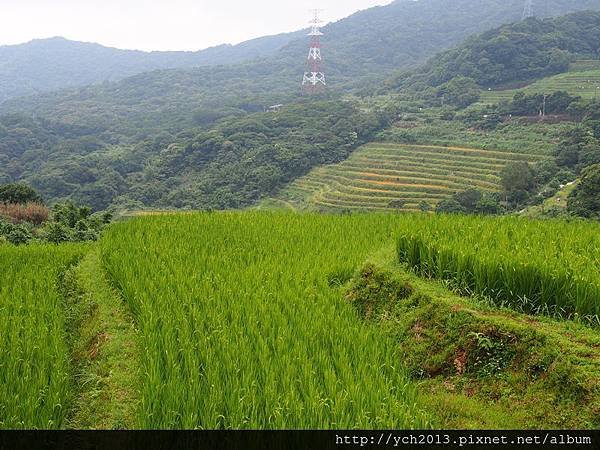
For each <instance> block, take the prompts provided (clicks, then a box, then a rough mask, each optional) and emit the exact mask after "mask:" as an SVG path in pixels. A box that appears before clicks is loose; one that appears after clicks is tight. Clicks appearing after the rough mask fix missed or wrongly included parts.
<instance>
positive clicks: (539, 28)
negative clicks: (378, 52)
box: [394, 11, 600, 90]
mask: <svg viewBox="0 0 600 450" xmlns="http://www.w3.org/2000/svg"><path fill="white" fill-rule="evenodd" d="M599 25H600V13H596V12H591V11H590V12H581V13H574V14H570V15H567V16H564V17H559V18H556V19H546V20H538V19H530V20H527V21H523V22H516V23H513V24H511V25H504V26H501V27H499V28H497V29H495V30H491V31H487V32H485V33H483V34H481V35H479V36H476V37H472V38H470V39H468V40H467V41H466V42H465V43H464V44H462V45H460V46H459V47H457V48H456V49H453V50H449V51H447V52H445V53H442V54H440V55H438V56H436V57H435V58H433V59H431V60H430V61H429V62H428V63H427V64H426V65H425V66H424V67H423V68H421V69H418V70H416V71H414V72H413V73H408V74H406V73H405V74H402V75H400V76H399V77H398V78H397V79H396V80H395V82H394V85H395V86H396V87H402V88H406V87H411V86H412V87H413V88H414V89H416V90H423V84H425V85H427V86H430V87H438V86H443V85H444V83H448V82H450V81H451V80H452V79H453V78H455V77H457V76H460V77H467V78H470V79H472V80H474V82H475V83H477V84H478V85H479V86H482V87H488V86H498V85H502V84H506V83H510V82H520V81H526V80H532V79H538V78H543V77H545V76H548V75H553V74H557V73H561V72H566V71H567V70H568V69H569V65H570V63H571V61H572V60H574V59H575V58H576V57H579V58H581V57H584V58H585V57H588V58H597V56H598V55H597V42H598V40H600V26H599ZM469 90H470V89H469Z"/></svg>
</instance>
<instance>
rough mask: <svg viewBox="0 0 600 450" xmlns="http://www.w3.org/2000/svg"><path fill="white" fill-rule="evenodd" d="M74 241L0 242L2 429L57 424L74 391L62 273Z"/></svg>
mask: <svg viewBox="0 0 600 450" xmlns="http://www.w3.org/2000/svg"><path fill="white" fill-rule="evenodd" d="M81 253H82V248H81V247H77V246H60V247H57V246H50V245H32V246H29V247H19V248H17V247H14V246H11V245H0V317H1V318H2V319H1V320H0V429H15V428H16V429H23V428H27V429H32V428H35V429H42V428H43V429H58V428H61V426H63V425H64V422H65V417H66V416H67V414H68V406H69V401H70V398H71V394H72V392H71V391H72V382H71V368H70V359H69V358H70V352H69V345H68V342H67V338H66V332H65V310H64V308H63V303H62V297H61V294H60V292H59V278H60V273H61V272H62V271H64V270H66V268H67V267H68V266H70V265H71V264H73V263H74V262H75V261H76V260H77V258H79V257H80V255H81Z"/></svg>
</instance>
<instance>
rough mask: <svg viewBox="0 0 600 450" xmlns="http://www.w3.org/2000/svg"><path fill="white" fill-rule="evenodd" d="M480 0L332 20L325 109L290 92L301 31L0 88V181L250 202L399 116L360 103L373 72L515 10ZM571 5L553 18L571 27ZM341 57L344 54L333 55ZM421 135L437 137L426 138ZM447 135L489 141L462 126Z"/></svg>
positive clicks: (108, 194)
mask: <svg viewBox="0 0 600 450" xmlns="http://www.w3.org/2000/svg"><path fill="white" fill-rule="evenodd" d="M485 1H486V5H487V6H486V9H485V14H484V12H483V11H484V10H483V9H478V8H467V7H466V6H467V5H472V1H467V0H460V1H459V2H455V3H453V4H454V5H455V6H453V7H452V8H450V9H449V11H444V10H443V9H441V7H442V6H444V5H445V3H444V1H443V0H427V1H422V2H407V1H399V2H395V3H393V4H391V5H389V6H386V7H379V8H373V9H370V10H366V11H363V12H360V13H357V14H355V15H353V16H351V17H349V18H347V19H345V20H342V21H340V22H337V23H335V24H331V25H329V26H328V27H327V28H326V30H325V31H326V37H325V41H326V49H327V50H328V51H329V56H328V57H327V68H328V73H329V74H330V78H329V80H330V86H331V87H330V91H329V93H328V94H326V95H325V96H324V97H323V99H322V100H325V101H327V102H329V104H328V106H326V107H325V108H324V109H325V112H324V116H323V117H322V118H321V120H317V119H318V116H317V115H315V111H323V109H322V105H320V104H319V102H317V103H316V104H311V101H308V100H307V99H301V98H299V97H298V91H299V86H298V76H299V74H301V73H302V70H303V64H304V63H303V61H304V58H305V56H304V55H305V46H306V44H307V43H306V38H303V39H301V41H298V42H292V43H290V44H289V45H287V46H286V47H284V48H283V49H281V50H280V51H279V52H278V53H277V54H276V55H275V56H274V57H273V58H274V59H273V60H266V62H261V63H257V62H248V63H245V64H242V65H227V66H214V67H211V68H199V69H186V70H164V71H154V72H147V73H143V74H139V75H136V76H134V77H130V78H127V79H125V80H121V81H119V82H114V83H104V84H101V85H98V86H88V87H83V88H78V89H74V90H66V91H60V92H55V93H51V94H45V95H40V96H33V97H28V98H19V99H18V100H12V101H8V102H5V103H4V105H3V106H2V107H0V111H3V112H4V114H3V115H0V149H1V150H2V151H1V153H0V162H1V163H2V164H0V182H10V181H14V180H23V181H26V182H28V183H30V184H32V185H33V186H34V187H36V188H37V189H39V190H40V191H41V192H42V194H43V195H44V197H45V198H46V199H47V200H49V201H51V202H52V201H57V200H64V199H69V198H71V199H74V200H77V201H80V202H84V203H87V204H91V205H92V206H93V207H94V208H96V209H102V208H106V207H108V206H113V207H117V208H119V209H144V208H156V207H159V208H171V207H178V208H184V207H185V208H219V209H220V208H238V207H244V206H249V205H251V204H253V203H254V202H256V201H259V200H261V199H263V198H265V197H268V196H270V195H273V194H275V193H276V192H277V191H278V190H279V189H281V188H282V187H283V186H285V184H287V183H289V182H291V181H293V180H294V179H296V178H298V177H300V176H303V175H305V174H307V173H308V172H309V171H310V170H311V169H312V168H314V167H316V166H318V165H320V164H327V163H337V162H340V161H342V160H343V159H345V158H346V157H347V156H348V155H349V154H350V153H351V152H352V151H353V150H354V149H356V148H357V147H358V146H359V145H361V144H364V143H366V142H368V141H369V140H371V139H373V138H374V135H375V133H377V132H379V131H382V130H384V129H386V128H388V127H389V126H390V125H391V124H393V123H394V121H395V120H396V119H397V117H398V113H399V111H400V110H401V109H402V108H401V107H400V105H399V101H400V100H399V99H397V98H396V97H394V96H393V95H392V96H390V97H389V98H388V99H387V100H386V101H384V102H381V104H379V101H378V100H377V99H375V103H376V106H375V107H373V108H371V107H370V106H366V105H368V104H369V103H370V100H369V98H368V92H367V91H368V90H369V89H367V90H366V91H365V89H364V88H365V87H369V86H373V88H376V87H377V86H380V84H379V83H378V82H375V81H372V79H373V74H376V76H375V78H378V77H384V76H386V74H389V73H391V71H392V70H393V69H397V68H398V67H402V66H403V65H404V64H407V65H410V64H414V63H416V62H417V61H420V60H423V59H425V58H426V57H428V56H430V55H431V54H434V53H435V52H437V51H439V50H440V49H443V48H446V47H447V46H448V45H450V43H451V41H452V40H453V39H456V40H459V39H462V38H463V37H465V35H466V34H467V33H469V32H471V31H473V30H479V29H480V28H482V27H485V26H488V25H491V22H494V21H495V22H503V21H505V20H509V19H512V18H513V16H514V15H515V14H516V13H515V11H517V12H518V11H520V9H521V6H522V5H520V3H521V2H516V1H515V2H512V1H511V2H500V1H492V0H485ZM517 3H518V4H519V5H520V6H519V7H518V8H517ZM584 4H585V5H588V6H590V5H589V2H578V3H577V4H576V7H577V8H579V7H580V6H582V5H584ZM461 6H462V7H463V8H461ZM592 6H593V5H592ZM544 8H545V9H541V10H540V14H543V13H544V11H546V13H548V14H551V13H554V12H556V11H560V10H561V9H570V8H573V4H572V2H561V1H555V2H548V4H547V5H546V7H544ZM484 15H485V18H484V17H483V16H484ZM587 16H589V19H588V20H587V22H586V23H587V24H588V25H589V26H588V27H587V28H585V29H586V30H588V29H589V30H592V29H593V26H592V25H593V23H596V22H597V19H598V14H591V13H590V14H586V17H587ZM578 18H579V16H578V15H575V16H567V18H563V19H561V20H562V21H561V20H557V21H556V23H554V22H553V21H552V20H549V21H548V23H551V24H553V25H552V27H553V28H552V29H557V27H561V26H562V27H564V28H565V30H566V31H565V33H567V34H568V33H571V31H569V30H570V29H571V28H572V26H573V23H575V22H574V21H577V20H579V19H578ZM409 23H410V26H408V24H409ZM440 23H442V24H444V26H445V27H446V28H445V30H444V33H440V29H439V24H440ZM538 23H540V22H539V21H537V20H531V21H528V22H527V23H526V24H520V25H515V27H517V28H518V27H523V26H525V31H526V32H528V33H530V34H531V36H533V38H534V39H537V37H538V33H537V31H538V29H537V28H536V27H537V26H535V27H534V26H533V25H532V24H538ZM542 23H546V22H542ZM542 28H543V27H542ZM502 29H504V28H501V30H502ZM494 32H496V33H497V32H498V30H496V31H493V32H492V33H494ZM571 34H572V33H571ZM571 34H568V35H569V36H571ZM384 35H385V36H387V37H386V38H385V39H383V36H384ZM359 37H360V39H359ZM473 39H475V40H477V39H479V38H473ZM473 39H471V40H470V41H469V42H471V41H473ZM382 42H383V44H382ZM400 42H401V43H402V45H398V44H399V43H400ZM577 42H579V41H577ZM413 44H414V45H413ZM294 46H297V48H296V47H294ZM460 48H462V47H460ZM409 50H410V51H411V52H413V54H412V55H408V54H407V53H406V52H408V51H409ZM392 53H393V54H394V55H395V56H394V57H393V58H392V57H391V54H392ZM582 53H585V52H582ZM374 55H378V56H377V58H374ZM379 55H384V56H383V57H379ZM336 61H337V62H336ZM348 61H352V65H351V66H352V67H345V68H344V66H342V65H338V64H342V63H343V64H348ZM426 67H427V66H426ZM346 69H348V70H346ZM352 86H355V87H360V89H361V94H362V96H360V97H352V98H351V100H348V101H346V98H347V97H345V98H344V100H342V99H341V96H340V94H341V93H345V94H348V93H349V92H352ZM355 92H356V91H355ZM478 92H479V91H478ZM365 95H367V96H365ZM402 95H404V93H402ZM427 95H428V94H427V93H425V94H421V93H418V94H415V96H414V98H413V100H414V101H415V102H417V103H418V102H420V101H421V100H427ZM275 103H284V104H285V106H284V108H283V109H282V111H280V112H279V113H263V112H262V111H263V110H264V108H265V107H266V106H269V105H271V104H275ZM413 106H415V105H413ZM420 106H428V105H420ZM413 109H414V108H413ZM307 117H309V118H312V119H314V120H312V119H311V120H308V119H307ZM423 129H427V128H426V127H425V128H423ZM413 131H414V130H413ZM434 135H435V133H434ZM430 138H431V137H430ZM384 140H385V139H384ZM399 143H409V144H410V143H414V142H402V141H401V142H399ZM418 143H419V144H422V145H438V143H437V142H433V141H431V139H429V140H425V141H419V142H418ZM441 145H444V144H443V143H442V144H441ZM454 146H457V147H467V148H474V149H485V148H482V147H479V146H478V144H477V143H476V144H475V145H470V144H469V143H468V142H461V141H460V140H459V141H458V142H454ZM500 150H509V148H507V147H500Z"/></svg>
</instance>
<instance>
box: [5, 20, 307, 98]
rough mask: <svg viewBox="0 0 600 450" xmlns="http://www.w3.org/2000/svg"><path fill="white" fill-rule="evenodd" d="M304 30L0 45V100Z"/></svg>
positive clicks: (268, 42)
mask: <svg viewBox="0 0 600 450" xmlns="http://www.w3.org/2000/svg"><path fill="white" fill-rule="evenodd" d="M304 34H305V32H303V31H298V32H295V33H286V34H281V35H276V36H267V37H263V38H259V39H253V40H250V41H247V42H243V43H241V44H238V45H221V46H217V47H212V48H208V49H206V50H201V51H198V52H142V51H134V50H119V49H115V48H109V47H104V46H102V45H99V44H92V43H85V42H76V41H69V40H67V39H64V38H51V39H40V40H34V41H31V42H28V43H26V44H20V45H11V46H0V104H1V103H2V102H3V101H5V100H7V99H9V98H14V97H21V96H26V95H33V94H39V93H42V92H48V91H54V90H59V89H65V88H70V87H75V86H85V85H89V84H96V83H100V82H104V81H116V80H120V79H123V78H127V77H130V76H132V75H136V74H139V73H142V72H149V71H153V70H158V69H171V68H185V67H188V68H189V67H199V66H213V65H219V64H236V63H241V62H244V61H248V60H251V59H255V58H259V57H262V58H264V57H268V56H270V55H272V54H273V53H275V52H277V51H278V50H280V49H281V48H282V47H284V46H285V45H287V44H288V43H289V42H291V41H292V40H294V39H299V38H301V37H302V36H304Z"/></svg>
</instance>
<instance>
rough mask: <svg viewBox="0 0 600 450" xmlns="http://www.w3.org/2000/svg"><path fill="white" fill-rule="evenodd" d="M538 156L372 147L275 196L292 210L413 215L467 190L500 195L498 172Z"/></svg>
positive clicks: (317, 171)
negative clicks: (410, 212)
mask: <svg viewBox="0 0 600 450" xmlns="http://www.w3.org/2000/svg"><path fill="white" fill-rule="evenodd" d="M543 158H544V156H543V155H540V154H534V153H526V152H523V151H521V152H512V151H499V150H482V149H476V148H465V147H455V146H432V145H403V144H394V143H372V144H368V145H366V146H364V147H361V148H360V149H358V150H356V151H355V152H354V153H353V154H352V155H351V156H350V158H348V159H347V160H346V161H344V162H342V163H340V164H335V165H329V166H322V167H318V168H316V169H314V170H313V171H311V172H310V173H309V174H308V175H307V176H305V177H302V178H300V179H298V180H296V181H294V182H293V183H292V184H291V185H289V186H288V187H287V188H286V189H284V190H283V192H281V193H280V194H279V195H278V198H279V199H282V200H284V201H286V202H288V203H290V204H291V205H293V206H295V207H298V208H306V207H308V208H311V207H312V208H317V209H321V210H346V209H347V210H365V211H373V210H380V211H386V210H387V211H393V210H399V209H400V210H403V211H418V210H419V208H420V206H421V204H422V203H426V204H427V205H429V207H431V208H433V207H435V205H436V204H437V203H439V202H440V201H441V200H443V199H446V198H449V197H451V196H452V195H453V194H454V193H456V192H459V191H464V190H467V189H469V188H477V189H479V190H482V191H488V192H494V191H499V190H500V184H499V181H500V179H499V176H498V174H499V173H500V172H501V170H502V168H503V167H505V166H506V165H507V164H510V163H511V162H515V161H527V162H531V163H533V162H536V161H539V160H541V159H543Z"/></svg>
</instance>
